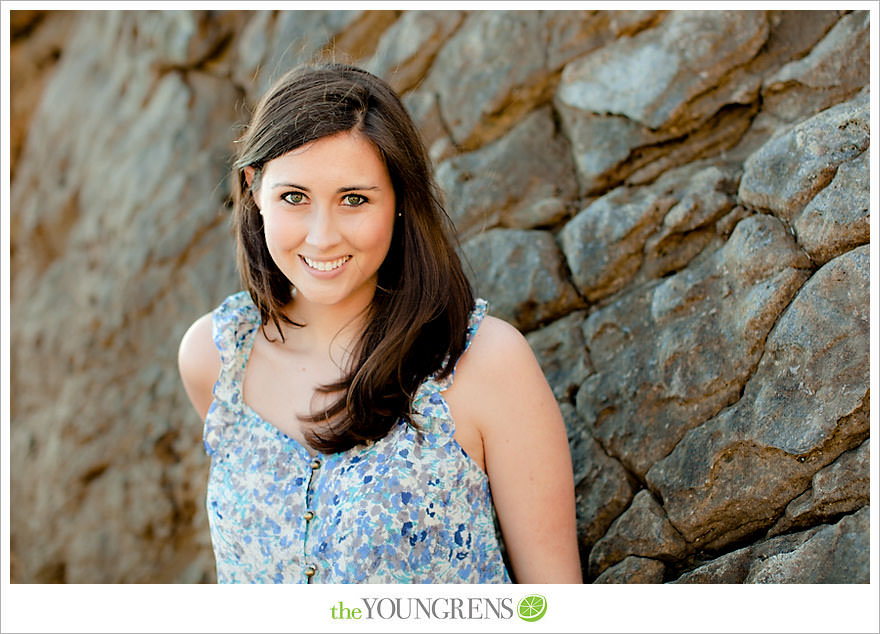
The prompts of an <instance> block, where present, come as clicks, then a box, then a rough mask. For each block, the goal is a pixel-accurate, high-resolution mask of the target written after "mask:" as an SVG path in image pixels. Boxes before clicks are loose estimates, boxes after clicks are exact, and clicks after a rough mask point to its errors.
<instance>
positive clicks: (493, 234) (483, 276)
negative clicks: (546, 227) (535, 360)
mask: <svg viewBox="0 0 880 634" xmlns="http://www.w3.org/2000/svg"><path fill="white" fill-rule="evenodd" d="M462 252H463V256H464V261H465V270H466V271H467V272H468V274H469V275H470V276H471V280H472V283H473V285H474V288H475V290H476V292H477V294H478V295H480V296H482V297H484V298H485V299H487V300H488V301H489V311H490V312H491V313H492V314H494V315H496V316H498V317H501V318H502V319H505V320H507V321H509V322H511V323H512V324H514V325H515V326H516V327H517V328H520V329H521V330H524V331H528V330H532V329H534V328H535V327H536V326H539V325H540V324H542V323H543V322H548V321H551V320H553V319H556V318H557V317H561V316H563V315H565V314H566V313H569V312H571V311H573V310H575V309H576V308H578V307H580V305H581V300H580V298H579V297H578V294H577V292H576V291H575V290H574V287H572V285H571V282H569V281H568V279H567V277H566V276H565V272H564V265H563V261H562V254H561V253H560V252H559V247H557V246H556V242H555V241H554V240H553V236H552V235H551V234H550V233H548V232H546V231H526V230H523V229H491V230H489V231H487V232H486V233H482V234H479V235H477V236H476V237H474V238H471V239H470V240H468V241H467V242H465V243H464V244H463V245H462Z"/></svg>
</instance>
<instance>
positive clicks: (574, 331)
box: [526, 311, 593, 401]
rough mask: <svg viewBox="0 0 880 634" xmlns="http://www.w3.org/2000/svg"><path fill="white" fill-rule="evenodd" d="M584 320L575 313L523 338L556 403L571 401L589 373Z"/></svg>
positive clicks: (582, 316) (582, 314)
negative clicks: (583, 327)
mask: <svg viewBox="0 0 880 634" xmlns="http://www.w3.org/2000/svg"><path fill="white" fill-rule="evenodd" d="M585 317H586V314H585V313H584V311H576V312H574V313H572V314H571V315H568V316H566V317H563V318H562V319H558V320H556V321H554V322H553V323H552V324H550V325H549V326H545V327H544V328H541V329H540V330H535V331H533V332H530V333H529V334H528V335H527V336H526V341H528V342H529V345H530V346H531V347H532V351H533V352H534V353H535V357H536V358H537V359H538V363H539V364H540V365H541V369H542V370H543V371H544V376H545V377H547V381H548V382H549V383H550V387H551V388H553V395H554V396H555V397H556V399H557V400H558V401H567V400H569V399H571V398H573V397H574V394H575V392H576V391H577V389H578V387H580V384H581V383H583V381H584V379H585V378H587V376H589V374H590V372H592V369H593V368H592V366H591V365H590V357H589V355H588V354H587V349H586V347H585V346H584V335H583V333H582V331H581V328H582V326H583V323H584V318H585Z"/></svg>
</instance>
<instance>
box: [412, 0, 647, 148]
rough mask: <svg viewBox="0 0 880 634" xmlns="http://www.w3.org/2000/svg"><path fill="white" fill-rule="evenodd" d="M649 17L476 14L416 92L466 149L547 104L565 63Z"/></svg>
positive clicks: (632, 14)
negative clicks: (427, 97) (427, 96)
mask: <svg viewBox="0 0 880 634" xmlns="http://www.w3.org/2000/svg"><path fill="white" fill-rule="evenodd" d="M654 19H655V12H652V11H602V12H595V13H593V12H587V11H475V12H472V13H471V14H470V15H468V17H467V18H466V19H465V21H464V23H463V24H462V25H461V27H460V28H459V29H458V30H457V31H456V33H455V35H453V36H452V37H451V38H450V39H449V40H448V41H447V43H446V45H445V46H444V47H443V48H442V49H441V50H440V52H439V53H438V54H437V57H436V59H435V60H434V63H433V65H432V66H431V71H430V72H429V73H428V76H427V78H426V79H425V82H424V84H423V85H422V86H420V87H419V90H423V91H425V92H428V93H431V94H432V95H434V96H435V98H436V100H437V101H438V102H439V104H440V111H441V116H442V118H443V120H444V121H445V122H446V126H447V130H448V134H449V137H450V141H451V142H452V144H453V145H454V146H456V147H458V148H461V149H462V150H465V151H467V150H473V149H476V148H477V147H479V146H480V145H483V144H485V143H487V142H489V141H492V140H494V139H496V138H498V137H499V136H500V135H501V134H503V133H504V132H505V131H507V130H509V129H510V128H511V127H512V126H513V125H514V124H515V122H516V121H518V120H519V119H520V118H521V117H522V116H523V114H525V113H526V112H528V111H529V110H531V109H532V108H534V107H535V106H536V105H538V104H540V103H542V102H544V101H547V100H548V99H549V97H550V95H551V94H552V92H553V89H554V88H555V85H556V81H557V79H558V73H559V71H560V70H561V68H562V67H563V65H564V64H565V63H566V62H568V61H569V60H571V59H573V58H574V57H576V56H578V55H581V54H583V53H584V52H586V51H589V50H593V49H595V48H598V47H600V46H602V45H604V44H607V43H609V42H611V41H613V40H614V38H616V37H618V36H619V35H622V34H624V33H633V32H635V31H637V30H638V29H640V28H644V27H645V26H647V25H649V24H651V23H652V21H653V20H654Z"/></svg>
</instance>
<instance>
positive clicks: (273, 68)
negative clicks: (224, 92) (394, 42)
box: [235, 10, 397, 103]
mask: <svg viewBox="0 0 880 634" xmlns="http://www.w3.org/2000/svg"><path fill="white" fill-rule="evenodd" d="M396 17H397V15H396V13H395V12H393V11H309V10H306V11H277V12H268V11H261V12H258V13H256V14H255V15H254V18H253V20H252V21H251V22H250V23H249V24H248V26H247V27H246V28H245V30H244V32H243V33H242V37H241V39H240V41H239V42H238V46H237V48H236V52H237V54H238V56H239V58H240V60H239V62H238V63H237V64H236V67H235V78H236V80H237V81H238V83H239V85H241V86H243V87H244V89H245V90H246V91H247V95H248V97H249V101H250V102H251V103H256V101H257V100H258V99H259V98H260V97H261V96H262V95H263V93H265V92H266V90H268V88H269V87H270V86H271V85H272V84H273V83H274V82H275V81H276V80H277V79H279V78H280V77H281V76H282V75H284V73H286V72H287V71H288V70H290V69H291V68H293V67H295V66H299V65H301V64H306V63H312V62H316V61H322V60H323V61H326V60H328V59H339V61H344V60H345V61H354V60H357V59H359V58H362V57H365V56H367V55H370V54H372V53H373V51H374V49H375V47H376V46H377V45H378V42H379V37H380V36H381V35H382V32H383V31H384V30H385V28H386V27H387V26H388V25H389V24H390V23H391V22H393V21H394V20H395V19H396Z"/></svg>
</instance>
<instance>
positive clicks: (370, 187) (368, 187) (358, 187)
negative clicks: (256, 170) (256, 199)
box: [272, 182, 379, 194]
mask: <svg viewBox="0 0 880 634" xmlns="http://www.w3.org/2000/svg"><path fill="white" fill-rule="evenodd" d="M280 187H284V188H287V189H301V190H302V191H304V192H311V190H310V189H309V188H308V187H305V186H303V185H297V184H296V183H287V182H284V183H275V184H274V185H272V189H278V188H280ZM375 189H379V187H378V186H377V185H350V186H348V187H340V188H339V189H337V190H336V193H337V194H344V193H345V192H353V191H372V190H375Z"/></svg>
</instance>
